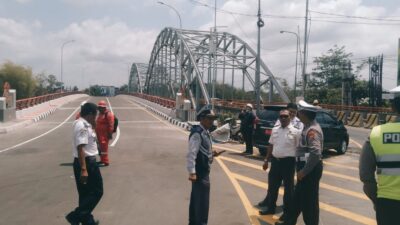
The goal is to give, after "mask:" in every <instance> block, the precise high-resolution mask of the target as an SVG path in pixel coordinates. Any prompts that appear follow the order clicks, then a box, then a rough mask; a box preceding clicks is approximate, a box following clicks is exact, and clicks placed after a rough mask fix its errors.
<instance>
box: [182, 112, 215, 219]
mask: <svg viewBox="0 0 400 225" xmlns="http://www.w3.org/2000/svg"><path fill="white" fill-rule="evenodd" d="M216 118H217V116H216V115H215V114H214V113H213V112H212V111H211V110H210V109H203V110H201V111H200V112H199V113H198V114H197V120H199V121H200V125H195V126H193V127H192V130H191V131H190V136H189V151H188V153H187V170H188V172H189V180H190V181H191V182H192V193H191V195H190V206H189V225H207V223H208V211H209V203H210V177H209V174H210V169H211V167H210V166H211V163H212V161H213V157H216V156H218V155H219V154H221V153H222V152H216V151H213V150H212V142H211V137H210V133H209V131H208V130H209V129H210V128H211V126H212V125H213V121H214V120H215V119H216Z"/></svg>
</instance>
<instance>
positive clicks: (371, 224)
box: [231, 173, 376, 225]
mask: <svg viewBox="0 0 400 225" xmlns="http://www.w3.org/2000/svg"><path fill="white" fill-rule="evenodd" d="M231 176H233V177H234V178H235V179H237V180H239V181H243V182H245V183H248V184H252V185H254V186H257V187H259V188H262V189H268V184H267V183H265V182H262V181H258V180H255V179H252V178H249V177H246V176H242V175H240V174H236V173H232V174H231ZM283 193H284V192H283V189H282V188H280V189H279V195H283ZM319 206H320V209H323V210H325V211H327V212H328V213H332V214H335V215H338V216H341V217H344V218H346V219H349V220H352V221H355V222H358V223H361V224H365V225H376V222H375V220H374V219H371V218H369V217H366V216H363V215H360V214H356V213H353V212H350V211H347V210H344V209H341V208H338V207H335V206H332V205H329V204H326V203H323V202H319Z"/></svg>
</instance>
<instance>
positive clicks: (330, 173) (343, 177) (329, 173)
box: [213, 146, 361, 183]
mask: <svg viewBox="0 0 400 225" xmlns="http://www.w3.org/2000/svg"><path fill="white" fill-rule="evenodd" d="M213 147H215V148H219V149H223V150H227V151H232V152H238V151H237V150H235V149H231V148H225V147H220V146H213ZM239 152H240V151H239ZM324 163H325V162H324ZM323 174H325V175H329V176H334V177H338V178H341V179H345V180H350V181H354V182H357V183H361V181H360V180H359V179H358V178H354V177H351V176H347V175H343V174H338V173H335V172H330V171H326V170H324V171H323Z"/></svg>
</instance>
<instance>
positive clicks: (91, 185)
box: [65, 103, 103, 225]
mask: <svg viewBox="0 0 400 225" xmlns="http://www.w3.org/2000/svg"><path fill="white" fill-rule="evenodd" d="M96 115H97V106H96V104H94V103H85V104H84V105H83V106H82V107H81V113H80V118H78V119H77V120H75V122H74V125H73V156H74V163H73V168H74V175H75V182H76V187H77V189H78V195H79V205H78V207H77V208H76V209H75V210H74V211H72V212H70V213H69V214H68V215H67V216H66V217H65V218H66V219H67V221H68V222H69V223H70V224H71V225H79V224H80V223H82V224H83V225H94V224H98V223H99V222H98V221H97V222H95V221H94V219H93V215H92V211H93V210H94V208H95V207H96V205H97V204H98V203H99V201H100V199H101V197H102V196H103V178H102V176H101V173H100V170H99V168H98V165H97V163H96V155H97V154H98V149H97V144H96V133H95V131H94V130H93V127H92V126H93V125H94V124H95V119H96Z"/></svg>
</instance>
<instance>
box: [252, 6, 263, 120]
mask: <svg viewBox="0 0 400 225" xmlns="http://www.w3.org/2000/svg"><path fill="white" fill-rule="evenodd" d="M257 16H258V21H257V27H258V39H257V59H256V75H255V82H254V83H255V84H254V86H255V94H256V112H257V114H258V113H259V111H260V61H261V55H260V54H261V40H260V39H261V27H263V26H264V21H263V20H262V18H261V0H258V15H257Z"/></svg>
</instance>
